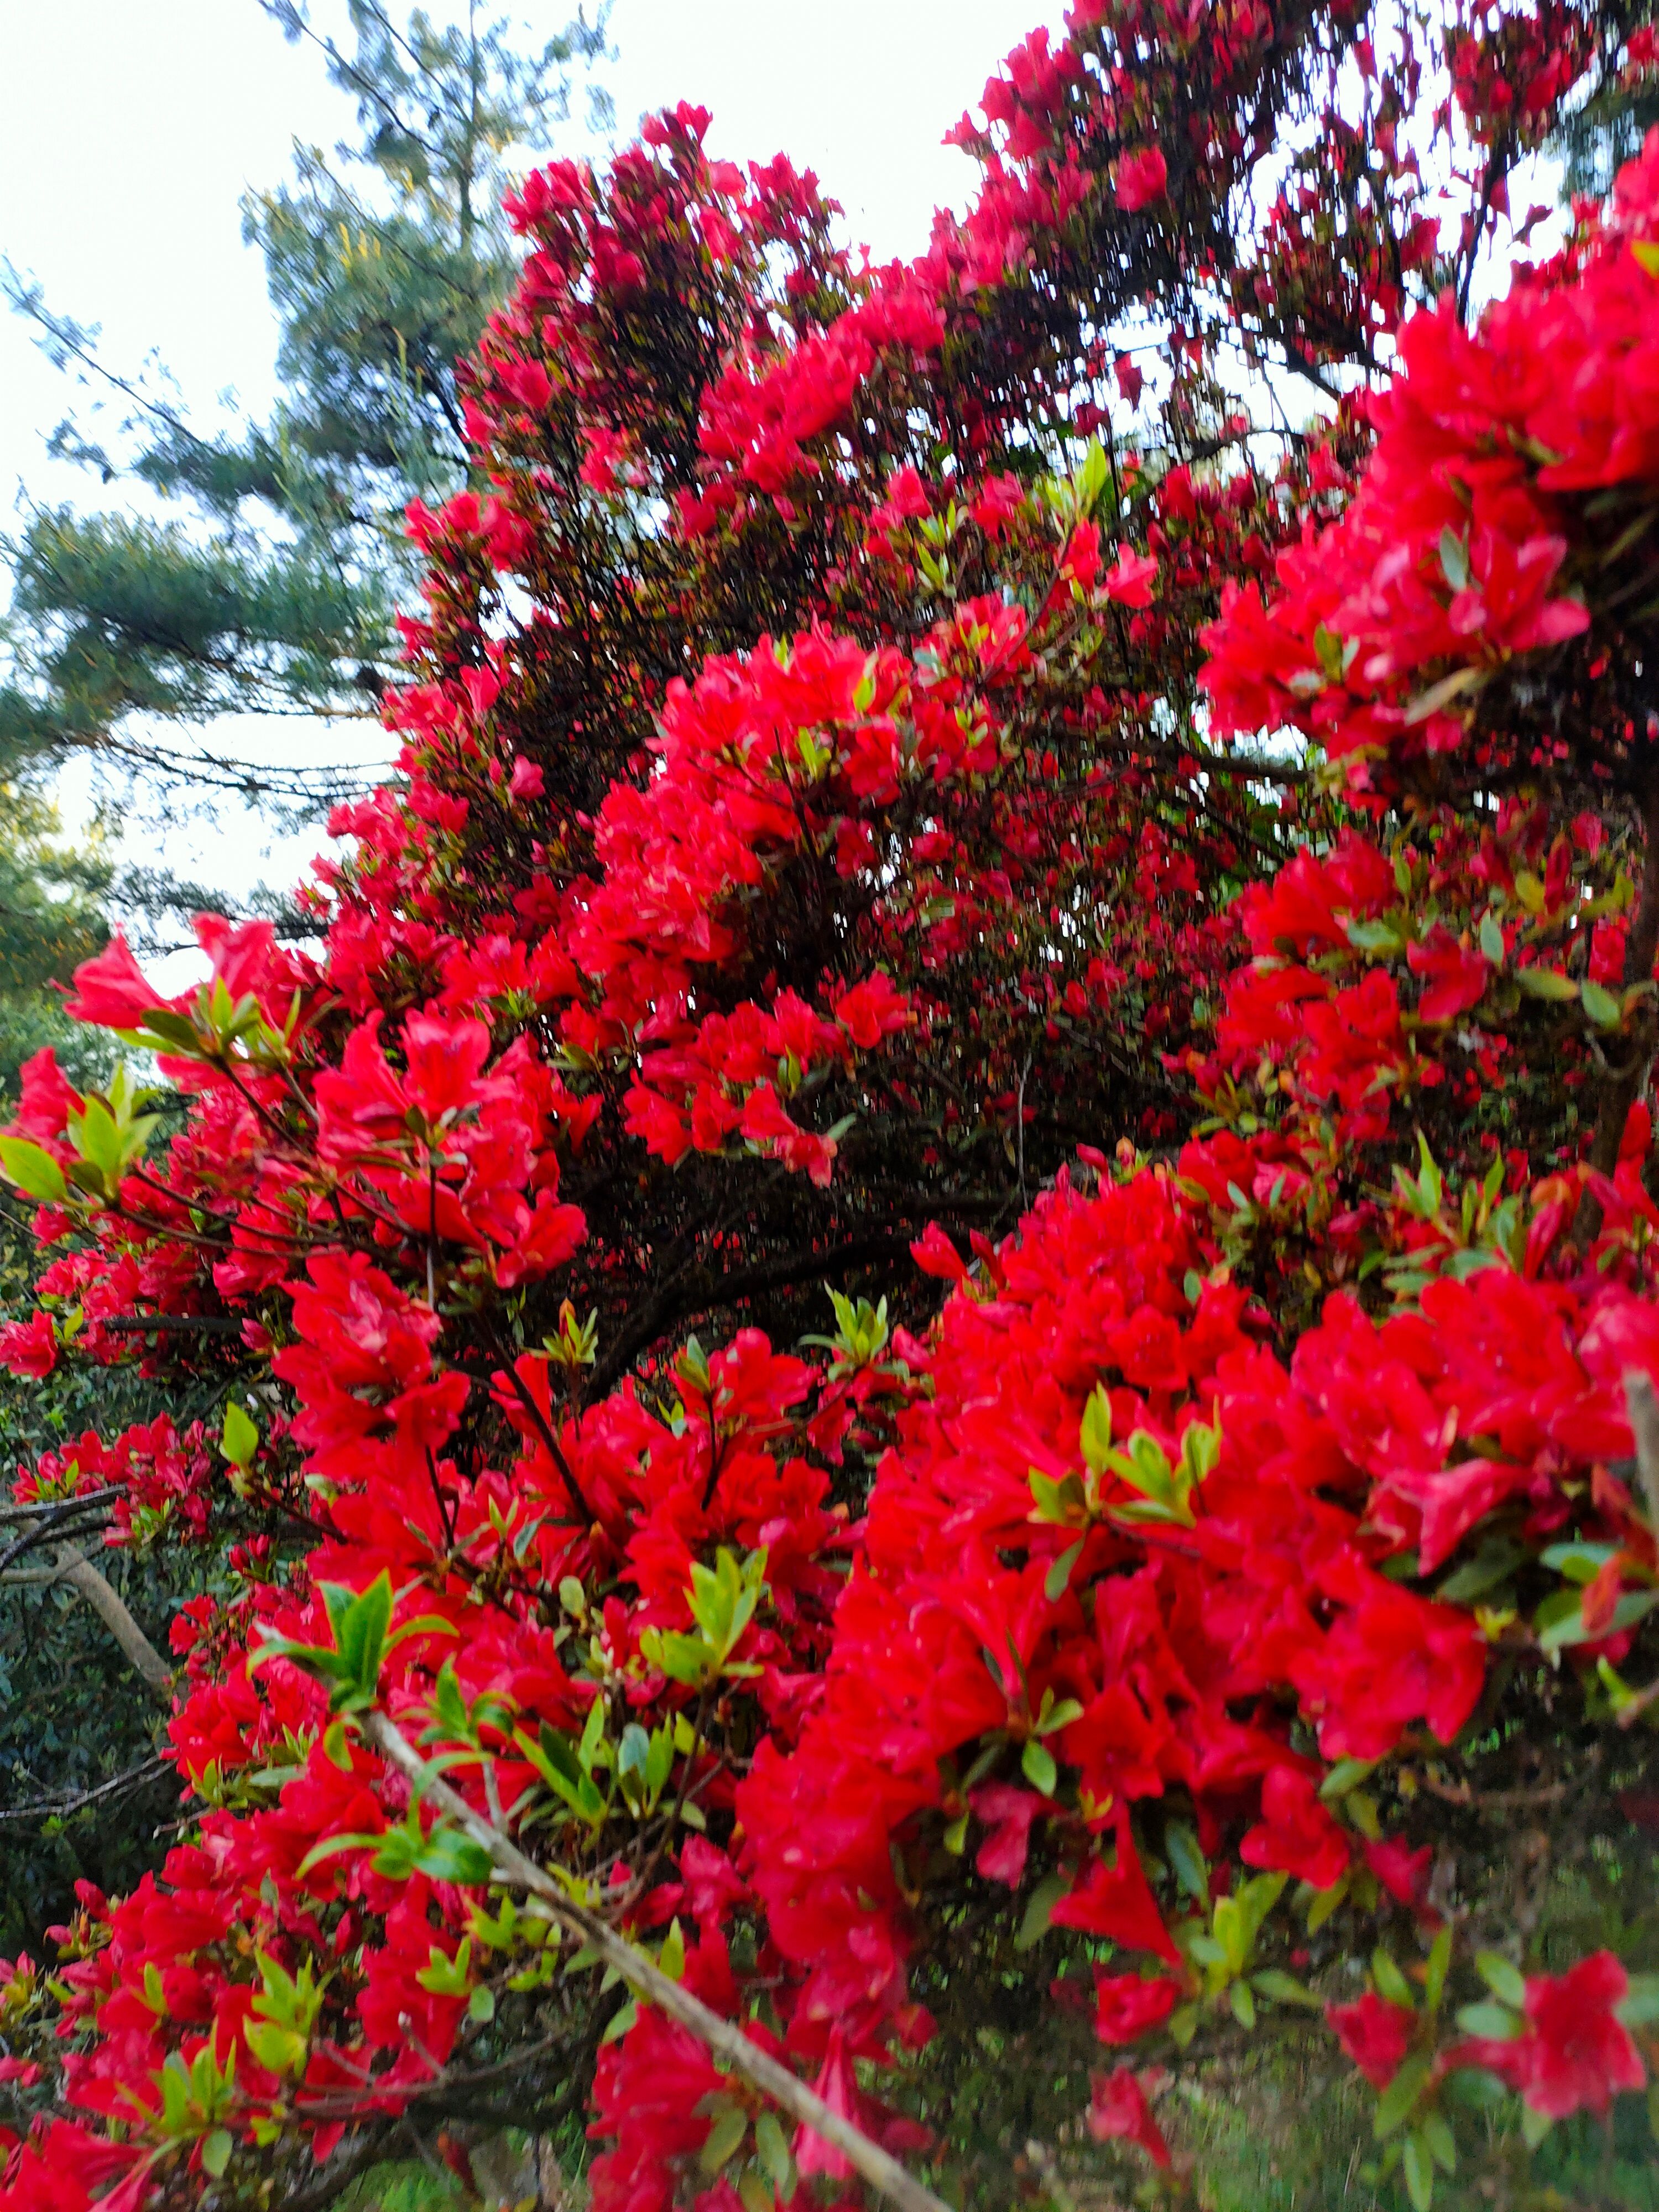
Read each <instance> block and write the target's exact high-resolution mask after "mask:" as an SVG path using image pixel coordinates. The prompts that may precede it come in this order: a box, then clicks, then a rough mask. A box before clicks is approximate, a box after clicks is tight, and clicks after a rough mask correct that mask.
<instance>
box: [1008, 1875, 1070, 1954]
mask: <svg viewBox="0 0 1659 2212" xmlns="http://www.w3.org/2000/svg"><path fill="white" fill-rule="evenodd" d="M1070 1887H1071V1884H1070V1882H1069V1881H1067V1880H1066V1876H1065V1875H1063V1874H1051V1875H1044V1876H1043V1878H1042V1881H1040V1882H1039V1883H1038V1884H1037V1886H1036V1888H1035V1889H1034V1890H1033V1891H1032V1892H1031V1895H1030V1900H1029V1901H1028V1903H1027V1905H1026V1907H1025V1917H1024V1919H1023V1920H1022V1921H1021V1922H1020V1923H1019V1933H1018V1936H1015V1938H1014V1948H1015V1950H1016V1951H1029V1950H1030V1949H1032V1948H1034V1947H1035V1946H1036V1944H1038V1943H1040V1942H1042V1938H1043V1937H1044V1936H1046V1935H1047V1934H1048V1916H1049V1914H1050V1913H1051V1912H1052V1911H1054V1907H1055V1905H1058V1904H1059V1903H1060V1899H1061V1898H1062V1897H1064V1896H1065V1895H1066V1892H1067V1890H1068V1889H1069V1888H1070Z"/></svg>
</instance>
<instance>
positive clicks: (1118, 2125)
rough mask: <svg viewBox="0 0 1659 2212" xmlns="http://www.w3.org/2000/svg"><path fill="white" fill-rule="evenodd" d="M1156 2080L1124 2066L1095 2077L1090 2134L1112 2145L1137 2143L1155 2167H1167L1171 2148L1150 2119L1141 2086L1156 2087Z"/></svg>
mask: <svg viewBox="0 0 1659 2212" xmlns="http://www.w3.org/2000/svg"><path fill="white" fill-rule="evenodd" d="M1158 2080H1159V2077H1158V2075H1156V2074H1154V2073H1151V2072H1148V2073H1146V2074H1141V2075H1136V2074H1135V2073H1134V2072H1133V2070H1132V2069H1130V2068H1129V2067H1127V2066H1120V2067H1118V2068H1117V2069H1115V2071H1114V2072H1112V2073H1110V2074H1097V2075H1094V2076H1093V2080H1092V2087H1093V2094H1092V2096H1091V2098H1090V2100H1089V2132H1090V2134H1091V2136H1093V2137H1094V2139H1095V2141H1096V2142H1115V2141H1118V2140H1120V2139H1121V2141H1123V2142H1133V2143H1139V2146H1140V2148H1141V2149H1142V2150H1144V2151H1145V2152H1146V2155H1147V2157H1148V2158H1150V2159H1151V2160H1152V2164H1153V2165H1154V2166H1159V2167H1167V2166H1169V2163H1170V2146H1169V2145H1168V2143H1166V2142H1164V2136H1163V2133H1162V2131H1161V2130H1160V2129H1159V2127H1158V2122H1157V2121H1156V2120H1155V2119H1154V2118H1152V2106H1151V2105H1149V2104H1148V2103H1147V2101H1146V2088H1145V2087H1144V2086H1143V2084H1145V2083H1146V2082H1148V2081H1151V2082H1152V2085H1153V2087H1157V2086H1158Z"/></svg>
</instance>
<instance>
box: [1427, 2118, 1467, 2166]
mask: <svg viewBox="0 0 1659 2212" xmlns="http://www.w3.org/2000/svg"><path fill="white" fill-rule="evenodd" d="M1418 2133H1419V2135H1420V2136H1422V2138H1423V2140H1424V2142H1425V2143H1426V2144H1427V2145H1428V2148H1429V2154H1430V2156H1431V2158H1432V2159H1433V2160H1434V2162H1435V2164H1436V2165H1437V2166H1438V2167H1439V2168H1440V2171H1441V2172H1443V2173H1455V2172H1456V2171H1457V2142H1456V2139H1455V2136H1453V2134H1452V2131H1451V2123H1450V2122H1449V2120H1448V2119H1447V2118H1446V2116H1445V2114H1444V2113H1443V2112H1425V2114H1424V2115H1423V2118H1422V2120H1421V2122H1420V2123H1419V2127H1418Z"/></svg>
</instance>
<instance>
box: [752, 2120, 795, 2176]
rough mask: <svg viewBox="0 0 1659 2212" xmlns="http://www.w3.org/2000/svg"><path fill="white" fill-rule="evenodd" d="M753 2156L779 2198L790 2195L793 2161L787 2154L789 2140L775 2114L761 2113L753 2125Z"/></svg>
mask: <svg viewBox="0 0 1659 2212" xmlns="http://www.w3.org/2000/svg"><path fill="white" fill-rule="evenodd" d="M755 2155H756V2156H757V2158H758V2159H759V2160H760V2162H761V2165H762V2166H763V2169H764V2171H765V2174H766V2178H767V2179H768V2180H769V2182H770V2183H771V2185H772V2186H773V2187H774V2189H775V2190H776V2191H777V2192H778V2194H779V2195H780V2196H781V2197H787V2196H788V2195H789V2193H790V2187H789V2185H790V2182H791V2181H792V2179H793V2176H794V2171H795V2161H794V2160H793V2158H792V2157H791V2155H790V2153H789V2140H788V2137H787V2136H786V2135H785V2134H784V2132H783V2129H782V2126H781V2124H780V2123H779V2119H778V2116H777V2114H776V2113H775V2112H763V2113H762V2114H761V2116H760V2118H759V2119H757V2121H756V2123H755Z"/></svg>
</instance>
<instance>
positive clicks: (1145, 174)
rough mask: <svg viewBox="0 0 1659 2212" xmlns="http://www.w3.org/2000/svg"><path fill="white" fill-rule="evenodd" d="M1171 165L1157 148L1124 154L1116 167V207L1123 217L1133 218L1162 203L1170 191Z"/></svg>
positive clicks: (1144, 148)
mask: <svg viewBox="0 0 1659 2212" xmlns="http://www.w3.org/2000/svg"><path fill="white" fill-rule="evenodd" d="M1169 183H1170V165H1169V163H1168V162H1167V161H1165V160H1164V156H1163V155H1162V154H1161V153H1160V152H1159V151H1158V148H1157V147H1156V146H1145V147H1142V148H1141V149H1140V150H1139V152H1138V153H1134V154H1126V155H1124V156H1123V158H1122V160H1121V161H1120V162H1119V163H1118V165H1117V204H1118V205H1119V207H1121V209H1122V210H1123V212H1124V214H1125V215H1134V214H1135V213H1137V212H1138V210H1140V209H1141V208H1144V207H1151V206H1152V204H1153V202H1154V201H1155V200H1161V199H1162V198H1163V197H1164V193H1165V191H1167V190H1168V188H1169Z"/></svg>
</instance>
